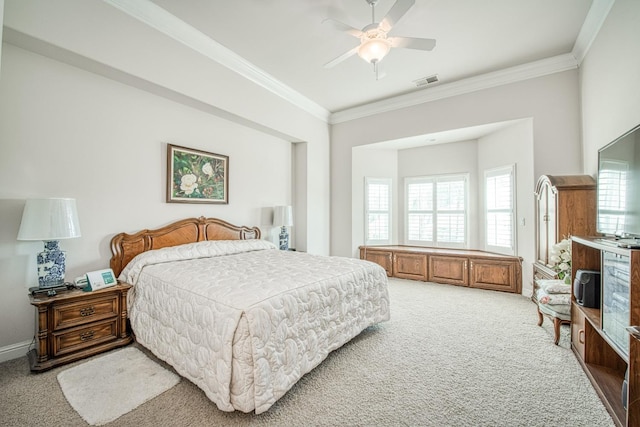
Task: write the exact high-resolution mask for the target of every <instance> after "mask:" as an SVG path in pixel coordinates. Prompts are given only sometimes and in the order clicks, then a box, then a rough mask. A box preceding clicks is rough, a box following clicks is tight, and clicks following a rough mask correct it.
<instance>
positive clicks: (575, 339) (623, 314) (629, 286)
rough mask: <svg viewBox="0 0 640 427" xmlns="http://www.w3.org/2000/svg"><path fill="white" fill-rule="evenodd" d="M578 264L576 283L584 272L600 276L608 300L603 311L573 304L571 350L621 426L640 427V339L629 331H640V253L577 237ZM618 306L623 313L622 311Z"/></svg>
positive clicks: (602, 301) (575, 255)
mask: <svg viewBox="0 0 640 427" xmlns="http://www.w3.org/2000/svg"><path fill="white" fill-rule="evenodd" d="M572 264H573V265H572V270H573V271H572V273H573V277H575V273H576V271H577V270H580V269H581V270H597V271H600V273H601V276H600V277H601V295H602V297H601V299H600V306H599V307H597V308H587V307H583V306H581V305H579V304H578V303H577V302H576V300H575V297H573V298H572V299H573V301H572V303H571V347H572V349H573V351H574V353H575V355H576V357H577V359H578V361H579V362H580V364H581V365H582V368H583V369H584V371H585V372H586V374H587V376H588V377H589V379H590V380H591V383H592V384H593V387H594V388H595V390H596V392H597V393H598V395H599V396H600V398H601V399H602V402H603V403H604V405H605V406H606V407H607V410H608V411H609V413H610V414H611V416H612V418H613V420H614V421H615V423H616V424H617V425H619V426H640V335H634V334H631V335H629V334H627V331H626V329H625V328H624V326H626V325H640V250H637V249H626V248H620V247H617V246H616V245H615V242H612V241H608V240H607V239H603V238H599V237H576V236H574V237H572ZM614 287H617V288H615V289H614ZM612 291H613V292H612ZM617 301H621V305H619V306H618V307H621V308H616V302H617ZM616 316H618V317H617V320H619V322H616ZM612 318H613V321H612V320H611V319H612ZM627 320H628V321H627ZM639 333H640V332H639ZM627 373H628V379H627V392H626V395H627V399H626V401H624V402H623V387H624V381H625V374H627ZM625 404H626V407H627V409H626V410H625Z"/></svg>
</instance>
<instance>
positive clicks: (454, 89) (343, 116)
mask: <svg viewBox="0 0 640 427" xmlns="http://www.w3.org/2000/svg"><path fill="white" fill-rule="evenodd" d="M102 1H104V2H105V3H107V4H109V5H111V6H113V7H115V8H117V9H119V10H121V11H122V12H124V13H126V14H127V15H129V16H131V17H133V18H135V19H137V20H139V21H141V22H142V23H144V24H146V25H148V26H150V27H152V28H155V29H156V30H158V31H160V32H161V33H163V34H165V35H167V36H169V37H171V38H173V39H174V40H176V41H178V42H180V43H182V44H184V45H185V46H187V47H189V48H190V49H193V50H195V51H197V52H199V53H200V54H202V55H204V56H206V57H208V58H209V59H211V60H213V61H216V62H218V63H219V64H221V65H223V66H225V67H227V68H229V69H230V70H232V71H234V72H235V73H237V74H239V75H241V76H243V77H245V78H246V79H248V80H250V81H252V82H253V83H255V84H257V85H259V86H261V87H263V88H265V89H266V90H268V91H270V92H272V93H274V94H276V95H277V96H280V97H281V98H283V99H285V100H286V101H288V102H290V103H291V104H292V105H294V106H296V107H297V108H300V109H301V110H303V111H306V112H308V113H309V114H311V115H312V116H314V117H316V118H318V119H320V120H322V121H324V122H327V123H329V124H337V123H342V122H346V121H349V120H354V119H359V118H362V117H367V116H371V115H375V114H379V113H384V112H389V111H393V110H396V109H400V108H406V107H411V106H414V105H418V104H422V103H425V102H431V101H435V100H438V99H443V98H448V97H452V96H457V95H463V94H465V93H470V92H475V91H479V90H483V89H488V88H492V87H496V86H501V85H505V84H509V83H515V82H520V81H523V80H527V79H531V78H536V77H542V76H545V75H549V74H553V73H558V72H562V71H567V70H571V69H576V68H577V67H578V66H579V65H580V63H581V62H582V60H583V59H584V57H585V55H586V53H587V52H588V50H589V47H590V46H591V43H593V40H594V39H595V37H596V35H597V33H598V31H599V30H600V28H601V26H602V24H603V22H604V20H605V19H606V16H607V14H608V13H609V11H610V10H611V7H612V6H613V3H614V2H615V0H593V4H592V6H591V8H590V9H589V13H588V14H587V17H586V19H585V22H584V24H583V26H582V28H581V30H580V34H579V35H578V38H577V39H576V43H575V45H574V47H573V51H572V52H571V53H567V54H564V55H559V56H555V57H551V58H546V59H543V60H539V61H535V62H531V63H528V64H523V65H519V66H515V67H511V68H507V69H504V70H499V71H495V72H491V73H487V74H483V75H478V76H474V77H470V78H466V79H462V80H459V81H456V82H452V83H445V84H441V85H438V86H434V87H430V88H424V89H421V90H418V91H415V92H412V93H408V94H404V95H399V96H396V97H392V98H387V99H384V100H380V101H376V102H372V103H368V104H365V105H362V106H358V107H353V108H348V109H345V110H342V111H337V112H334V113H331V112H330V111H329V110H327V109H326V108H324V107H322V106H321V105H319V104H317V103H315V102H314V101H312V100H311V99H309V98H307V97H305V96H304V95H302V94H301V93H299V92H297V91H295V90H293V89H292V88H290V87H289V86H287V85H285V84H284V83H282V82H281V81H279V80H277V79H276V78H274V77H273V76H271V75H269V74H268V73H266V72H265V71H263V70H262V69H260V68H258V67H256V66H255V65H253V64H252V63H250V62H249V61H247V60H246V59H244V58H242V57H241V56H239V55H237V54H236V53H234V52H233V51H231V50H229V49H227V48H226V47H224V46H223V45H221V44H219V43H218V42H216V41H215V40H213V39H212V38H210V37H209V36H207V35H206V34H204V33H202V32H200V31H199V30H197V29H195V28H194V27H192V26H190V25H189V24H187V23H186V22H184V21H182V20H180V19H179V18H177V17H176V16H174V15H172V14H170V13H169V12H167V11H166V10H164V9H162V8H161V7H159V6H158V5H156V4H155V3H153V2H152V1H151V0H137V1H135V2H132V1H130V0H102Z"/></svg>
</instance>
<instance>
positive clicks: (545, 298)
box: [537, 288, 571, 305]
mask: <svg viewBox="0 0 640 427" xmlns="http://www.w3.org/2000/svg"><path fill="white" fill-rule="evenodd" d="M537 297H538V302H539V303H540V304H549V305H569V304H571V295H570V294H548V293H546V292H545V291H544V289H542V288H540V289H538V294H537Z"/></svg>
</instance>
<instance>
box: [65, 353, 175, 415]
mask: <svg viewBox="0 0 640 427" xmlns="http://www.w3.org/2000/svg"><path fill="white" fill-rule="evenodd" d="M179 381H180V377H179V376H177V375H176V374H174V373H173V372H170V371H168V370H166V369H165V368H163V367H162V366H160V365H158V364H157V363H156V362H154V361H153V360H151V359H149V358H148V357H147V356H146V355H145V354H144V353H143V352H141V351H140V350H138V349H137V348H135V347H127V348H125V349H122V350H118V351H115V352H113V353H110V354H108V355H106V356H102V357H98V358H96V359H93V360H91V361H89V362H86V363H83V364H81V365H78V366H74V367H73V368H71V369H67V370H66V371H62V372H60V373H59V374H58V382H59V383H60V387H61V388H62V392H63V393H64V396H65V397H66V398H67V400H68V401H69V403H70V404H71V406H72V407H73V409H75V410H76V411H77V412H78V414H80V416H81V417H82V418H83V419H84V420H85V421H86V422H87V423H89V424H91V425H94V426H99V425H103V424H106V423H108V422H110V421H113V420H115V419H117V418H118V417H120V416H122V415H124V414H126V413H127V412H129V411H131V410H133V409H135V408H136V407H138V406H139V405H141V404H143V403H144V402H146V401H148V400H151V399H153V398H154V397H156V396H158V395H159V394H161V393H163V392H165V391H167V390H169V389H170V388H171V387H173V386H174V385H176V384H178V382H179Z"/></svg>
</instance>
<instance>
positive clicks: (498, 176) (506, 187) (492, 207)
mask: <svg viewBox="0 0 640 427" xmlns="http://www.w3.org/2000/svg"><path fill="white" fill-rule="evenodd" d="M484 187H485V218H486V227H485V236H486V242H485V243H486V247H487V250H493V251H496V252H501V253H505V254H509V255H515V227H514V224H515V166H513V165H512V166H508V167H502V168H497V169H492V170H488V171H485V183H484Z"/></svg>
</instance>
